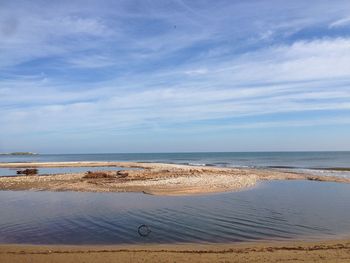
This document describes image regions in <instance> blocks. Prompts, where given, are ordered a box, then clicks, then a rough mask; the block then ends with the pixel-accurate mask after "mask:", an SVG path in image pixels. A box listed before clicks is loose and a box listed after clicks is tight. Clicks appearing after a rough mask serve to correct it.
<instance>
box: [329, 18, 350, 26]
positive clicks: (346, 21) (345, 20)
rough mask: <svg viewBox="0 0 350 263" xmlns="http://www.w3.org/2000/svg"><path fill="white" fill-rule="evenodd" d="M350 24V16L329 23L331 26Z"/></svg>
mask: <svg viewBox="0 0 350 263" xmlns="http://www.w3.org/2000/svg"><path fill="white" fill-rule="evenodd" d="M349 25H350V17H345V18H342V19H339V20H336V21H334V22H332V23H331V24H330V25H329V28H337V27H344V26H349Z"/></svg>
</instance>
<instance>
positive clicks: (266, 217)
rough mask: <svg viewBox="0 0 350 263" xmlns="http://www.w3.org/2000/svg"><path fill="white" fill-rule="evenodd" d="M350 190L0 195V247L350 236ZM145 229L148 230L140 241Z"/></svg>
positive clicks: (271, 185) (298, 185)
mask: <svg viewBox="0 0 350 263" xmlns="http://www.w3.org/2000/svg"><path fill="white" fill-rule="evenodd" d="M349 200H350V185H348V184H337V183H320V182H309V181H275V182H266V183H263V184H260V185H259V186H258V187H256V188H254V189H251V190H247V191H242V192H236V193H223V194H212V195H205V196H187V197H185V196H182V197H165V196H151V195H144V194H137V193H76V192H64V193H57V192H24V191H18V192H12V191H3V192H0V211H2V212H1V215H0V242H2V243H31V244H121V243H129V244H130V243H173V242H234V241H253V240H260V239H271V240H275V239H281V238H282V239H285V238H321V237H334V236H338V235H349V234H350V202H349ZM142 224H145V225H147V226H149V227H150V229H151V233H150V234H149V235H148V236H147V237H141V236H140V235H139V234H138V232H137V229H138V227H139V226H140V225H142Z"/></svg>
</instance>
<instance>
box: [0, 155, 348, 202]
mask: <svg viewBox="0 0 350 263" xmlns="http://www.w3.org/2000/svg"><path fill="white" fill-rule="evenodd" d="M81 166H87V167H99V166H109V167H113V166H117V167H124V168H141V169H138V170H127V171H126V173H127V174H124V175H125V176H118V175H117V174H116V171H109V172H107V173H109V175H111V178H97V179H96V178H94V179H91V178H84V175H85V173H75V174H56V175H46V176H23V175H21V176H11V177H0V190H35V191H44V190H47V191H84V192H87V191H88V192H144V193H149V194H159V195H182V194H199V193H201V194H203V193H212V192H225V191H235V190H240V189H243V188H247V187H251V186H254V185H255V184H256V183H257V181H259V180H315V181H333V182H346V183H349V182H350V179H349V178H337V177H322V176H314V175H307V174H297V173H291V172H284V171H277V170H272V169H270V170H267V169H266V170H265V169H242V168H235V169H234V168H218V167H198V166H189V165H176V164H163V163H135V162H52V163H0V167H6V168H24V167H25V168H28V167H30V168H40V167H81ZM104 170H106V169H104Z"/></svg>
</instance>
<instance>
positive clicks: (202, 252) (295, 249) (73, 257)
mask: <svg viewBox="0 0 350 263" xmlns="http://www.w3.org/2000/svg"><path fill="white" fill-rule="evenodd" d="M0 262H2V263H10V262H11V263H12V262H19V263H21V262H36V263H44V262H45V263H46V262H51V263H55V262H65V263H70V262H72V263H79V262H85V263H90V262H91V263H92V262H94V263H99V262H104V263H105V262H106V263H107V262H350V240H336V241H320V242H303V241H294V242H269V243H265V242H257V243H236V244H210V245H202V244H183V245H181V244H178V245H143V246H136V245H135V246H133V245H128V246H30V245H0Z"/></svg>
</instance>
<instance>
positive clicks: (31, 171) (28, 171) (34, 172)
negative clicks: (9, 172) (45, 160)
mask: <svg viewBox="0 0 350 263" xmlns="http://www.w3.org/2000/svg"><path fill="white" fill-rule="evenodd" d="M17 174H25V175H37V174H38V169H36V168H33V169H24V170H18V171H17Z"/></svg>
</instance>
